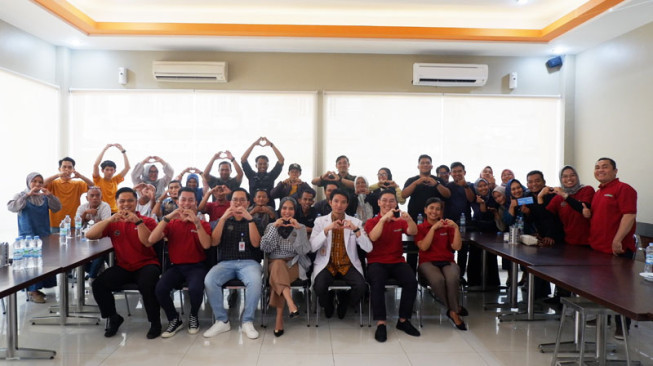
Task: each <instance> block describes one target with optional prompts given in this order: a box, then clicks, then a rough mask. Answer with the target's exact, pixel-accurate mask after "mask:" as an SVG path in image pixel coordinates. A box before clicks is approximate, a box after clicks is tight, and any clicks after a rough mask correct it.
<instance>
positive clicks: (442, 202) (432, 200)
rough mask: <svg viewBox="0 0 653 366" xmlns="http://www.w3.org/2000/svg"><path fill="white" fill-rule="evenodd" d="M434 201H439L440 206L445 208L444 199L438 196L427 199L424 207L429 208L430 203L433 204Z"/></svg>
mask: <svg viewBox="0 0 653 366" xmlns="http://www.w3.org/2000/svg"><path fill="white" fill-rule="evenodd" d="M434 203H439V204H440V208H442V209H444V201H443V200H441V199H440V198H438V197H431V198H429V199H427V200H426V202H425V203H424V208H427V207H429V206H430V205H432V204H434Z"/></svg>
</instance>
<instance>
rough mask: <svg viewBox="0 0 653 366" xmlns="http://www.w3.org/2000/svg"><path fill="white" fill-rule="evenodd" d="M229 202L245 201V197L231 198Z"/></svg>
mask: <svg viewBox="0 0 653 366" xmlns="http://www.w3.org/2000/svg"><path fill="white" fill-rule="evenodd" d="M231 202H247V198H232V199H231Z"/></svg>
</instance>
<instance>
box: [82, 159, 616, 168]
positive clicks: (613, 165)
mask: <svg viewBox="0 0 653 366" xmlns="http://www.w3.org/2000/svg"><path fill="white" fill-rule="evenodd" d="M601 160H607V161H609V162H610V165H612V169H617V162H616V161H614V160H613V159H611V158H599V160H597V161H601ZM73 165H75V163H73Z"/></svg>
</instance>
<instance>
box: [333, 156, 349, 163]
mask: <svg viewBox="0 0 653 366" xmlns="http://www.w3.org/2000/svg"><path fill="white" fill-rule="evenodd" d="M342 158H345V159H346V160H347V162H348V163H349V158H348V157H347V156H346V155H340V156H338V157H337V158H336V164H337V163H338V160H340V159H342Z"/></svg>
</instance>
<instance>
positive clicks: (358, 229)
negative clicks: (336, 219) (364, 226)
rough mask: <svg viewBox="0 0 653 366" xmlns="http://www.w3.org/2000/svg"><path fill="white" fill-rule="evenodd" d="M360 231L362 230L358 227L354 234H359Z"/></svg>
mask: <svg viewBox="0 0 653 366" xmlns="http://www.w3.org/2000/svg"><path fill="white" fill-rule="evenodd" d="M359 231H361V228H359V227H357V228H356V230H354V231H353V232H354V233H357V232H359Z"/></svg>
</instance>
